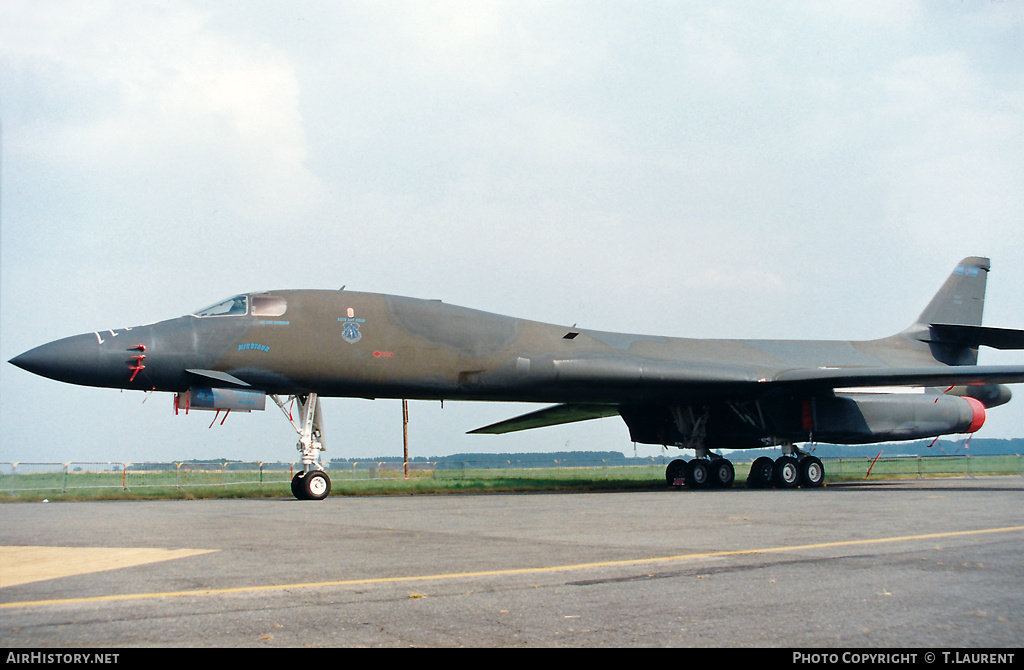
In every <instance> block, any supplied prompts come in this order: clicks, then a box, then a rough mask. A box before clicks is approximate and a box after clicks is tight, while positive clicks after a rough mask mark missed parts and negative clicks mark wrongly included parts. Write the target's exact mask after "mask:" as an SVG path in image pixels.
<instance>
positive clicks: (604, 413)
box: [469, 404, 619, 435]
mask: <svg viewBox="0 0 1024 670" xmlns="http://www.w3.org/2000/svg"><path fill="white" fill-rule="evenodd" d="M618 414H619V409H618V407H616V406H615V405H575V404H566V405H554V406H552V407H546V408H544V409H541V410H537V411H536V412H530V413H529V414H524V415H522V416H517V417H515V418H513V419H507V420H505V421H499V422H498V423H492V424H491V425H489V426H484V427H483V428H477V429H476V430H471V431H469V432H470V433H489V434H492V435H497V434H501V433H514V432H516V431H518V430H528V429H530V428H544V427H545V426H557V425H559V424H563V423H573V422H575V421H587V420H589V419H602V418H604V417H608V416H618Z"/></svg>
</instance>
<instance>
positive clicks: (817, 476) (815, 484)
mask: <svg viewBox="0 0 1024 670" xmlns="http://www.w3.org/2000/svg"><path fill="white" fill-rule="evenodd" d="M824 484H825V466H824V465H822V464H821V461H820V460H819V459H817V458H815V457H814V456H807V457H806V458H804V459H803V460H802V461H800V486H803V487H804V488H805V489H816V488H819V487H821V486H823V485H824Z"/></svg>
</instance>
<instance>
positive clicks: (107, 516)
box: [0, 476, 1024, 648]
mask: <svg viewBox="0 0 1024 670" xmlns="http://www.w3.org/2000/svg"><path fill="white" fill-rule="evenodd" d="M1022 502H1024V478H1021V477H1018V476H1009V477H978V478H955V479H929V480H914V481H899V482H890V483H870V484H857V485H832V486H828V487H826V488H824V489H819V490H810V491H802V490H796V491H775V490H770V491H764V490H746V489H733V490H727V491H696V492H694V491H687V490H665V491H651V492H626V493H617V492H609V493H571V494H523V495H420V496H400V497H341V496H332V497H330V498H328V499H327V500H325V501H321V502H311V501H297V500H292V499H285V498H282V499H276V500H201V501H141V502H139V501H132V502H88V503H7V504H2V505H0V574H2V577H0V579H2V580H3V581H0V643H2V644H3V645H4V646H7V647H18V646H31V647H46V646H60V647H81V646H99V647H132V646H141V647H151V646H182V647H212V646H217V647H232V646H246V647H260V646H271V647H276V646H348V647H351V646H477V647H483V646H487V647H512V646H571V647H584V646H586V647H608V646H709V647H793V648H799V647H834V646H841V647H918V648H921V647H933V648H950V647H957V648H959V647H979V646H980V647H1004V646H1018V645H1019V644H1020V640H1022V639H1024V619H1022V618H1021V617H1020V612H1022V611H1024V561H1022V560H1021V556H1022V553H1024V552H1022V549H1024V505H1022Z"/></svg>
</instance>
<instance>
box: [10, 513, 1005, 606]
mask: <svg viewBox="0 0 1024 670" xmlns="http://www.w3.org/2000/svg"><path fill="white" fill-rule="evenodd" d="M1015 531H1024V526H1006V527H1004V528H984V529H981V530H962V531H950V532H946V533H927V534H924V535H902V536H898V537H880V538H873V539H866V540H844V541H840V542H818V543H815V544H801V545H794V546H786V547H763V548H760V549H734V550H728V551H709V552H701V553H694V554H678V555H674V556H658V557H653V558H632V559H625V560H618V561H597V562H592V563H574V564H568V565H553V566H547V567H538V568H507V569H499V570H481V571H476V572H455V573H447V574H434V575H412V576H408V577H367V578H363V579H343V580H333V581H326V582H302V583H296V584H265V585H256V586H236V587H231V588H224V589H200V590H192V591H164V592H158V593H126V594H121V595H110V596H92V597H88V598H62V599H54V600H32V601H23V602H13V603H0V609H7V608H12V607H37V606H41V605H69V604H78V603H95V602H119V601H126V600H147V599H155V598H180V597H188V596H204V595H227V594H233V593H260V592H265V591H288V590H297V589H308V588H324V587H329V586H360V585H372V584H399V583H411V582H426V581H434V580H455V579H472V578H474V577H500V576H513V575H531V574H547V573H553V572H567V571H571V570H589V569H594V568H609V567H618V566H626V565H650V564H655V563H670V562H675V561H688V560H694V559H698V558H718V557H724V556H748V555H751V554H772V553H775V554H777V553H787V552H795V551H807V550H810V549H830V548H837V547H853V546H862V545H870V544H891V543H896V542H913V541H920V540H935V539H941V538H950V537H967V536H971V535H985V534H992V533H1010V532H1015Z"/></svg>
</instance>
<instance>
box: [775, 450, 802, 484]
mask: <svg viewBox="0 0 1024 670" xmlns="http://www.w3.org/2000/svg"><path fill="white" fill-rule="evenodd" d="M772 480H773V481H774V482H775V486H777V487H778V488H780V489H793V488H796V487H797V486H799V485H800V464H799V463H797V460H796V459H795V458H793V457H792V456H780V457H779V458H777V459H776V460H775V469H774V472H773V473H772Z"/></svg>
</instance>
